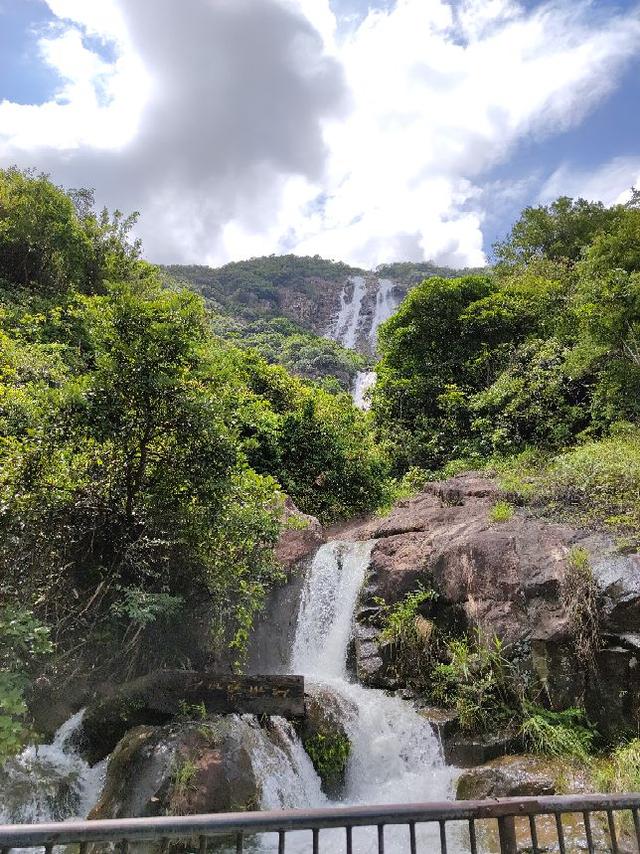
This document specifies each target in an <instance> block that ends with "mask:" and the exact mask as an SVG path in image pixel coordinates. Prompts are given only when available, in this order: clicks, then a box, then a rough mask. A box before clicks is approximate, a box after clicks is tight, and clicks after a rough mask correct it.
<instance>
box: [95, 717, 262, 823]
mask: <svg viewBox="0 0 640 854" xmlns="http://www.w3.org/2000/svg"><path fill="white" fill-rule="evenodd" d="M266 738H267V736H266V735H265V734H264V732H263V731H261V729H260V727H259V726H258V724H257V723H255V722H252V721H250V720H246V719H245V720H242V719H238V718H232V717H219V718H211V719H208V720H207V721H201V722H199V723H197V724H195V723H191V724H174V725H170V726H164V727H153V726H139V727H136V728H135V729H132V730H130V731H129V732H128V733H127V734H126V735H125V736H124V738H123V739H122V740H121V741H120V742H119V744H118V746H117V747H116V749H115V750H114V752H113V754H112V755H111V756H110V758H109V764H108V767H107V775H106V779H105V784H104V788H103V791H102V794H101V796H100V800H99V801H98V803H97V804H96V806H95V807H94V808H93V810H92V811H91V813H90V815H89V818H90V819H102V818H134V817H138V816H155V815H193V814H196V813H209V812H222V811H229V810H246V809H252V808H257V806H258V805H259V802H260V785H259V782H258V780H257V778H256V775H255V773H254V771H253V767H252V764H251V754H252V751H253V750H254V749H255V745H256V743H257V741H258V740H261V741H264V740H265V739H266Z"/></svg>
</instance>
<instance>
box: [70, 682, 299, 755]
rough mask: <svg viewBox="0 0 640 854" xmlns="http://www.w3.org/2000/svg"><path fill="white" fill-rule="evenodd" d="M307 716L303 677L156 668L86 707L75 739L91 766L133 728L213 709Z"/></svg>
mask: <svg viewBox="0 0 640 854" xmlns="http://www.w3.org/2000/svg"><path fill="white" fill-rule="evenodd" d="M216 712H219V713H222V714H232V713H236V712H237V713H248V714H263V715H286V716H289V717H291V716H294V717H295V716H298V717H302V716H303V715H304V680H303V678H302V677H301V676H255V677H250V676H248V677H247V676H244V677H243V676H233V677H230V678H229V677H223V676H218V675H216V674H208V673H202V672H193V671H189V670H158V671H155V672H153V673H149V674H148V675H147V676H142V677H140V679H135V680H133V681H132V682H128V683H126V684H124V685H122V686H120V687H119V688H118V689H117V690H113V691H112V692H111V693H110V694H109V695H108V696H105V697H103V698H102V699H100V700H98V701H97V702H95V703H92V704H91V705H89V706H88V708H87V709H86V711H85V713H84V716H83V719H82V725H81V727H80V728H79V730H78V732H77V734H76V736H75V742H76V746H77V748H78V750H79V751H80V753H81V755H82V756H83V757H84V758H85V759H86V760H87V761H88V762H89V764H90V765H93V764H95V763H96V762H98V761H100V760H101V759H104V758H105V756H108V755H109V754H110V753H111V751H112V750H113V749H114V747H115V746H116V744H117V743H118V742H119V741H120V739H121V738H122V737H123V736H124V735H125V733H126V732H127V731H128V730H130V729H132V728H133V727H137V726H140V725H142V724H146V725H149V724H151V725H154V724H163V723H167V722H169V721H172V720H173V719H174V718H176V717H177V716H180V717H182V718H185V717H186V718H193V717H196V718H201V717H203V716H205V715H207V714H211V713H216Z"/></svg>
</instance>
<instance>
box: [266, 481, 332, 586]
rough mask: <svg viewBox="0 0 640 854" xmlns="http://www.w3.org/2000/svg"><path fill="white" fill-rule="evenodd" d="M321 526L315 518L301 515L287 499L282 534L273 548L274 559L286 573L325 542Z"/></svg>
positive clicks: (304, 514)
mask: <svg viewBox="0 0 640 854" xmlns="http://www.w3.org/2000/svg"><path fill="white" fill-rule="evenodd" d="M325 539H326V538H325V535H324V531H323V530H322V525H321V524H320V522H319V521H318V520H317V519H316V518H315V516H308V515H307V514H306V513H301V512H300V510H298V508H297V507H296V506H295V504H294V503H293V501H292V500H291V499H290V498H289V497H287V498H286V500H285V503H284V508H283V514H282V532H281V534H280V537H279V539H278V542H277V544H276V548H275V558H276V560H277V561H278V563H279V564H280V565H281V566H282V567H283V569H285V570H286V571H287V572H291V570H292V569H294V567H295V566H296V564H298V563H300V561H302V560H304V559H305V558H307V557H309V555H310V554H313V553H314V552H315V551H316V550H317V549H318V547H319V546H321V545H322V543H324V542H325Z"/></svg>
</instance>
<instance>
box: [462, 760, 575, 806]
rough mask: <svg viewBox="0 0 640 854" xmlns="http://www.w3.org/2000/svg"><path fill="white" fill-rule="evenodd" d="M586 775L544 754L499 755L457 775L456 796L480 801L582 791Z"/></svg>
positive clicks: (564, 762) (465, 799)
mask: <svg viewBox="0 0 640 854" xmlns="http://www.w3.org/2000/svg"><path fill="white" fill-rule="evenodd" d="M585 786H586V782H585V775H584V772H581V771H580V770H579V769H577V768H573V767H572V766H571V765H570V764H569V765H567V762H566V761H563V760H560V759H550V758H548V757H544V756H528V755H524V756H501V757H499V758H498V759H492V760H491V761H490V762H487V763H486V764H485V765H481V766H480V767H478V768H470V769H469V770H468V771H465V772H464V773H463V774H461V775H460V777H458V782H457V786H456V798H457V799H458V800H463V801H482V800H486V799H488V798H517V797H523V798H524V797H528V796H531V797H539V796H541V795H555V794H557V793H558V792H559V790H561V791H562V793H564V794H569V793H578V792H583V791H585Z"/></svg>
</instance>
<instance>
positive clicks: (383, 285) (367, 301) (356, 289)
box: [327, 276, 398, 409]
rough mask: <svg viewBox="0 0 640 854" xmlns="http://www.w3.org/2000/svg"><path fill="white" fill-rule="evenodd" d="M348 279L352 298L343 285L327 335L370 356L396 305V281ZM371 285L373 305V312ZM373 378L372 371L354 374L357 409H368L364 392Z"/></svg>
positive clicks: (353, 390)
mask: <svg viewBox="0 0 640 854" xmlns="http://www.w3.org/2000/svg"><path fill="white" fill-rule="evenodd" d="M350 282H351V284H352V285H353V293H352V294H351V298H350V299H348V298H347V287H346V286H345V288H344V289H343V291H342V293H341V294H340V309H339V311H338V316H337V318H336V321H335V323H334V325H333V328H332V329H331V331H330V332H329V333H327V334H328V337H329V338H333V339H334V340H335V341H338V342H339V343H340V344H342V346H343V347H348V348H350V349H352V350H354V349H358V348H359V349H361V350H363V351H364V352H368V353H370V354H372V355H373V354H375V351H376V344H377V340H378V329H379V327H380V325H381V324H382V323H384V322H385V321H386V320H388V319H389V318H390V317H391V315H392V314H393V312H394V311H395V310H396V308H397V307H398V298H397V296H396V294H395V283H394V282H393V281H391V279H371V278H368V279H365V278H364V277H362V276H353V277H352V278H351V279H350ZM373 288H375V307H374V310H373V313H372V312H371V301H372V299H373V294H372V289H373ZM367 327H368V332H367ZM375 381H376V374H375V371H359V372H358V373H357V374H356V377H355V380H354V383H353V389H352V392H351V394H352V397H353V402H354V403H355V405H356V406H357V407H358V408H359V409H369V407H370V405H371V404H370V401H369V398H368V395H367V392H368V391H369V389H371V388H372V387H373V386H374V385H375Z"/></svg>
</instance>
